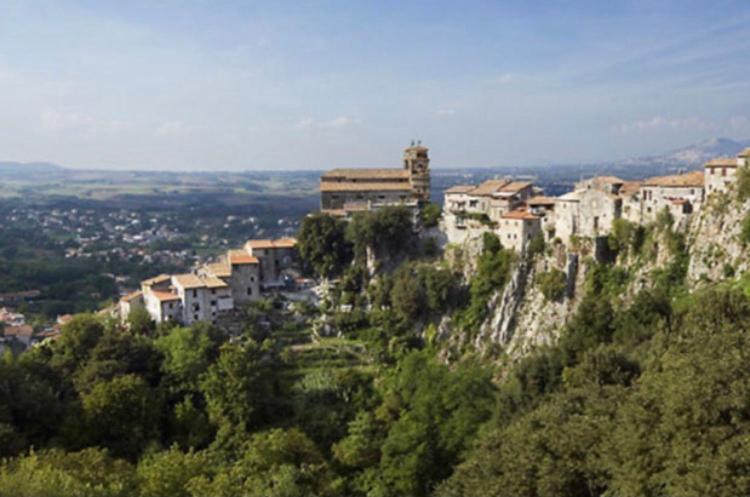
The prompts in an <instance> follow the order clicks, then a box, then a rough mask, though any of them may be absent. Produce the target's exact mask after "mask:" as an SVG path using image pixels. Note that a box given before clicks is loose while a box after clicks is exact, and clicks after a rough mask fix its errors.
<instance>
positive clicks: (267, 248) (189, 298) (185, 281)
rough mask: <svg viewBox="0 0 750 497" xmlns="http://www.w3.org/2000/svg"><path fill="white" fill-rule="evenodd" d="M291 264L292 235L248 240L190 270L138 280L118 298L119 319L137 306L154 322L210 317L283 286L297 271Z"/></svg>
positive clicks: (294, 259) (187, 321)
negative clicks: (138, 283) (134, 287)
mask: <svg viewBox="0 0 750 497" xmlns="http://www.w3.org/2000/svg"><path fill="white" fill-rule="evenodd" d="M296 267H297V241H296V240H294V239H293V238H281V239H278V240H250V241H248V242H247V243H246V244H245V246H244V247H243V248H241V249H232V250H228V251H227V253H226V254H225V255H223V256H222V257H221V258H220V259H219V260H218V261H217V262H213V263H207V264H204V265H202V266H200V267H198V268H197V269H196V270H195V271H193V272H192V273H185V274H173V275H168V274H161V275H159V276H155V277H153V278H149V279H147V280H144V281H142V282H141V288H140V290H138V291H135V292H133V293H131V294H129V295H126V296H124V297H123V298H121V299H120V302H119V305H118V313H119V315H120V317H121V319H123V320H125V319H127V317H128V316H129V315H130V312H131V311H132V310H133V309H134V308H136V307H142V308H144V309H145V310H146V311H147V312H148V313H149V315H150V316H151V318H152V319H153V320H154V321H156V322H157V323H161V322H165V321H174V322H179V323H182V324H185V325H190V324H192V323H195V322H196V321H208V322H216V320H217V319H218V317H219V316H220V314H222V313H224V312H227V311H231V310H233V309H234V308H235V306H238V305H241V304H245V303H247V302H252V301H255V300H258V299H260V298H261V297H262V296H263V294H264V293H267V292H269V291H275V290H279V289H284V288H287V287H288V286H289V285H290V282H293V280H294V278H295V277H296V275H297V274H296V270H295V268H296Z"/></svg>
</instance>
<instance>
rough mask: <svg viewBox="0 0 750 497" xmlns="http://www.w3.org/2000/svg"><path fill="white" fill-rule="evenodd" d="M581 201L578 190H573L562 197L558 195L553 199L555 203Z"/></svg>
mask: <svg viewBox="0 0 750 497" xmlns="http://www.w3.org/2000/svg"><path fill="white" fill-rule="evenodd" d="M580 201H581V191H580V190H573V191H572V192H568V193H566V194H564V195H560V196H559V197H557V198H556V199H555V202H580Z"/></svg>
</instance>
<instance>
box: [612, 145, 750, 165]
mask: <svg viewBox="0 0 750 497" xmlns="http://www.w3.org/2000/svg"><path fill="white" fill-rule="evenodd" d="M748 147H750V140H731V139H729V138H711V139H709V140H705V141H702V142H699V143H695V144H693V145H688V146H687V147H683V148H678V149H677V150H673V151H671V152H667V153H666V154H663V155H654V156H649V157H638V158H634V159H625V160H622V161H620V162H619V164H623V165H630V164H633V165H639V166H648V165H654V166H677V167H685V166H688V167H690V166H701V165H703V164H705V163H706V162H707V161H708V160H710V159H713V158H715V157H734V156H736V155H737V154H738V153H740V152H741V151H743V150H744V149H746V148H748Z"/></svg>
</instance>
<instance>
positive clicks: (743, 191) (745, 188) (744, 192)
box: [737, 166, 750, 201]
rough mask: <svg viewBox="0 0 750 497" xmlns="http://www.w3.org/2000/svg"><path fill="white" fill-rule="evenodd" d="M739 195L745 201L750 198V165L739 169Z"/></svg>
mask: <svg viewBox="0 0 750 497" xmlns="http://www.w3.org/2000/svg"><path fill="white" fill-rule="evenodd" d="M737 195H738V196H739V198H740V200H743V201H744V200H747V199H748V198H750V167H747V166H746V167H741V168H739V170H738V171H737Z"/></svg>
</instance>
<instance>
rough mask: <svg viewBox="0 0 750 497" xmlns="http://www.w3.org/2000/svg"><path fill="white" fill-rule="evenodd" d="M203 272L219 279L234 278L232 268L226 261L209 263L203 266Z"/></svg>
mask: <svg viewBox="0 0 750 497" xmlns="http://www.w3.org/2000/svg"><path fill="white" fill-rule="evenodd" d="M203 272H204V273H208V274H212V275H214V276H217V277H219V278H229V277H231V276H232V266H230V265H229V263H227V262H226V261H219V262H209V263H208V264H204V265H203Z"/></svg>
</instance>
